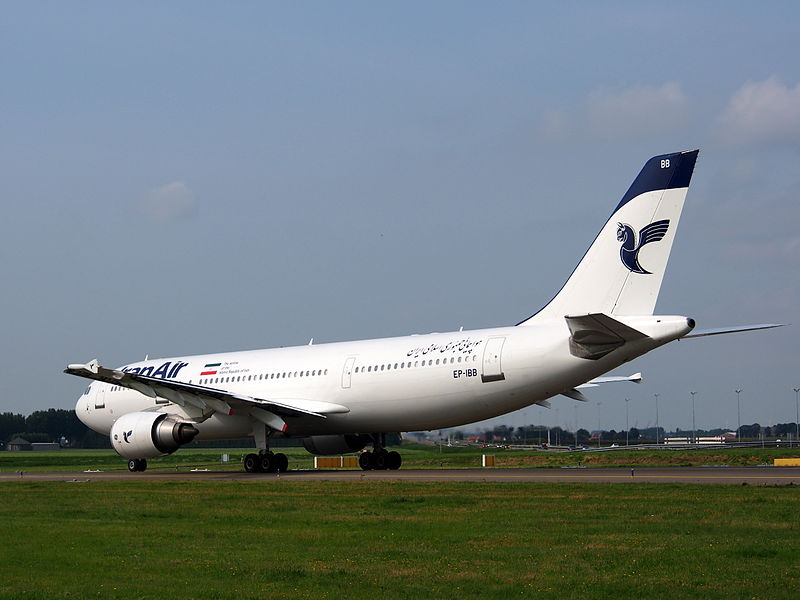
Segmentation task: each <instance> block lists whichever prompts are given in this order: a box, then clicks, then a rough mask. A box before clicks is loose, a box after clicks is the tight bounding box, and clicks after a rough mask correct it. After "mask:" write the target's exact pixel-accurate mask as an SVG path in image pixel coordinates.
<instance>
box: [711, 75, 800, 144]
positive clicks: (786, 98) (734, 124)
mask: <svg viewBox="0 0 800 600" xmlns="http://www.w3.org/2000/svg"><path fill="white" fill-rule="evenodd" d="M718 127H719V129H720V136H721V137H722V138H723V139H724V140H726V141H727V142H729V143H731V144H733V145H751V144H759V143H770V142H785V141H795V142H797V141H800V83H798V84H797V85H795V86H794V88H791V87H788V86H786V85H784V83H783V82H782V81H781V80H780V79H778V78H777V77H775V76H773V77H770V78H769V79H767V80H766V81H761V82H752V81H748V82H747V83H745V84H744V85H743V86H742V87H741V88H739V89H738V90H737V91H736V93H735V94H734V95H733V97H732V98H731V100H730V102H729V103H728V106H727V107H726V109H725V111H724V112H723V113H722V115H721V116H720V118H719V120H718Z"/></svg>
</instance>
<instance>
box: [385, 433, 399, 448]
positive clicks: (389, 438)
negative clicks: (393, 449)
mask: <svg viewBox="0 0 800 600" xmlns="http://www.w3.org/2000/svg"><path fill="white" fill-rule="evenodd" d="M402 443H403V438H402V437H401V436H400V434H399V433H387V434H386V445H387V446H399V445H400V444H402Z"/></svg>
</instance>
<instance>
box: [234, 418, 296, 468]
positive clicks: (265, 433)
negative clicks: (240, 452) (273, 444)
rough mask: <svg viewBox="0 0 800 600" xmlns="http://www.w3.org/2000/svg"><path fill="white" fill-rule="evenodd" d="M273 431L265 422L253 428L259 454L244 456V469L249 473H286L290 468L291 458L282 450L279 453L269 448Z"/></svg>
mask: <svg viewBox="0 0 800 600" xmlns="http://www.w3.org/2000/svg"><path fill="white" fill-rule="evenodd" d="M270 435H272V431H271V430H270V429H269V428H268V427H267V426H266V425H263V424H260V425H256V426H255V427H254V428H253V437H254V438H255V442H256V448H259V451H258V454H254V453H251V454H248V455H247V456H245V457H244V470H245V471H247V472H248V473H285V472H286V471H287V470H288V469H289V459H288V458H287V456H286V455H285V454H283V453H281V452H278V453H277V454H276V453H274V452H272V451H271V450H270V449H269V438H270Z"/></svg>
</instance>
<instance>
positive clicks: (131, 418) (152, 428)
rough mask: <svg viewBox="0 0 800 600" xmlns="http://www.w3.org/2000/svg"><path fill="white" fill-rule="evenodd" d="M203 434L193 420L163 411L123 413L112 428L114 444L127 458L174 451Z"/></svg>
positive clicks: (153, 455)
mask: <svg viewBox="0 0 800 600" xmlns="http://www.w3.org/2000/svg"><path fill="white" fill-rule="evenodd" d="M198 433H200V432H199V431H197V428H196V427H195V426H194V425H192V424H191V423H187V422H185V421H179V420H177V419H176V418H175V417H173V416H170V415H166V414H163V413H152V412H134V413H128V414H127V415H123V416H121V417H120V418H119V419H117V422H116V423H114V426H113V427H112V428H111V445H112V446H113V447H114V450H116V451H117V454H119V455H120V456H124V457H125V458H153V457H155V456H164V455H165V454H172V453H173V452H175V450H177V449H178V448H179V447H180V446H183V445H184V444H188V443H189V442H191V441H192V440H193V439H194V437H195V436H196V435H197V434H198Z"/></svg>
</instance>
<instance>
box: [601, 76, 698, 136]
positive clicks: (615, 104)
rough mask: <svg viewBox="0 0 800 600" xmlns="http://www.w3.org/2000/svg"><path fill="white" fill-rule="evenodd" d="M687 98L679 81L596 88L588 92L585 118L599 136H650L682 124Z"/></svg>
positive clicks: (684, 118) (684, 117)
mask: <svg viewBox="0 0 800 600" xmlns="http://www.w3.org/2000/svg"><path fill="white" fill-rule="evenodd" d="M687 106H688V102H687V99H686V95H685V94H684V93H683V90H682V89H681V86H680V84H678V83H675V82H673V81H670V82H667V83H665V84H664V85H662V86H660V87H654V86H645V85H639V86H634V87H631V88H628V89H625V90H621V91H617V92H613V91H610V90H595V91H593V92H591V93H590V94H589V98H588V99H587V107H586V119H587V123H588V126H589V129H590V130H591V131H592V132H593V133H594V134H595V135H598V136H600V137H614V138H619V137H620V136H625V137H629V138H630V137H637V138H638V137H647V136H651V135H654V134H657V133H663V132H665V131H670V130H672V129H674V128H675V127H678V126H680V125H682V124H683V123H684V122H685V121H686V118H687V116H688V114H687Z"/></svg>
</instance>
